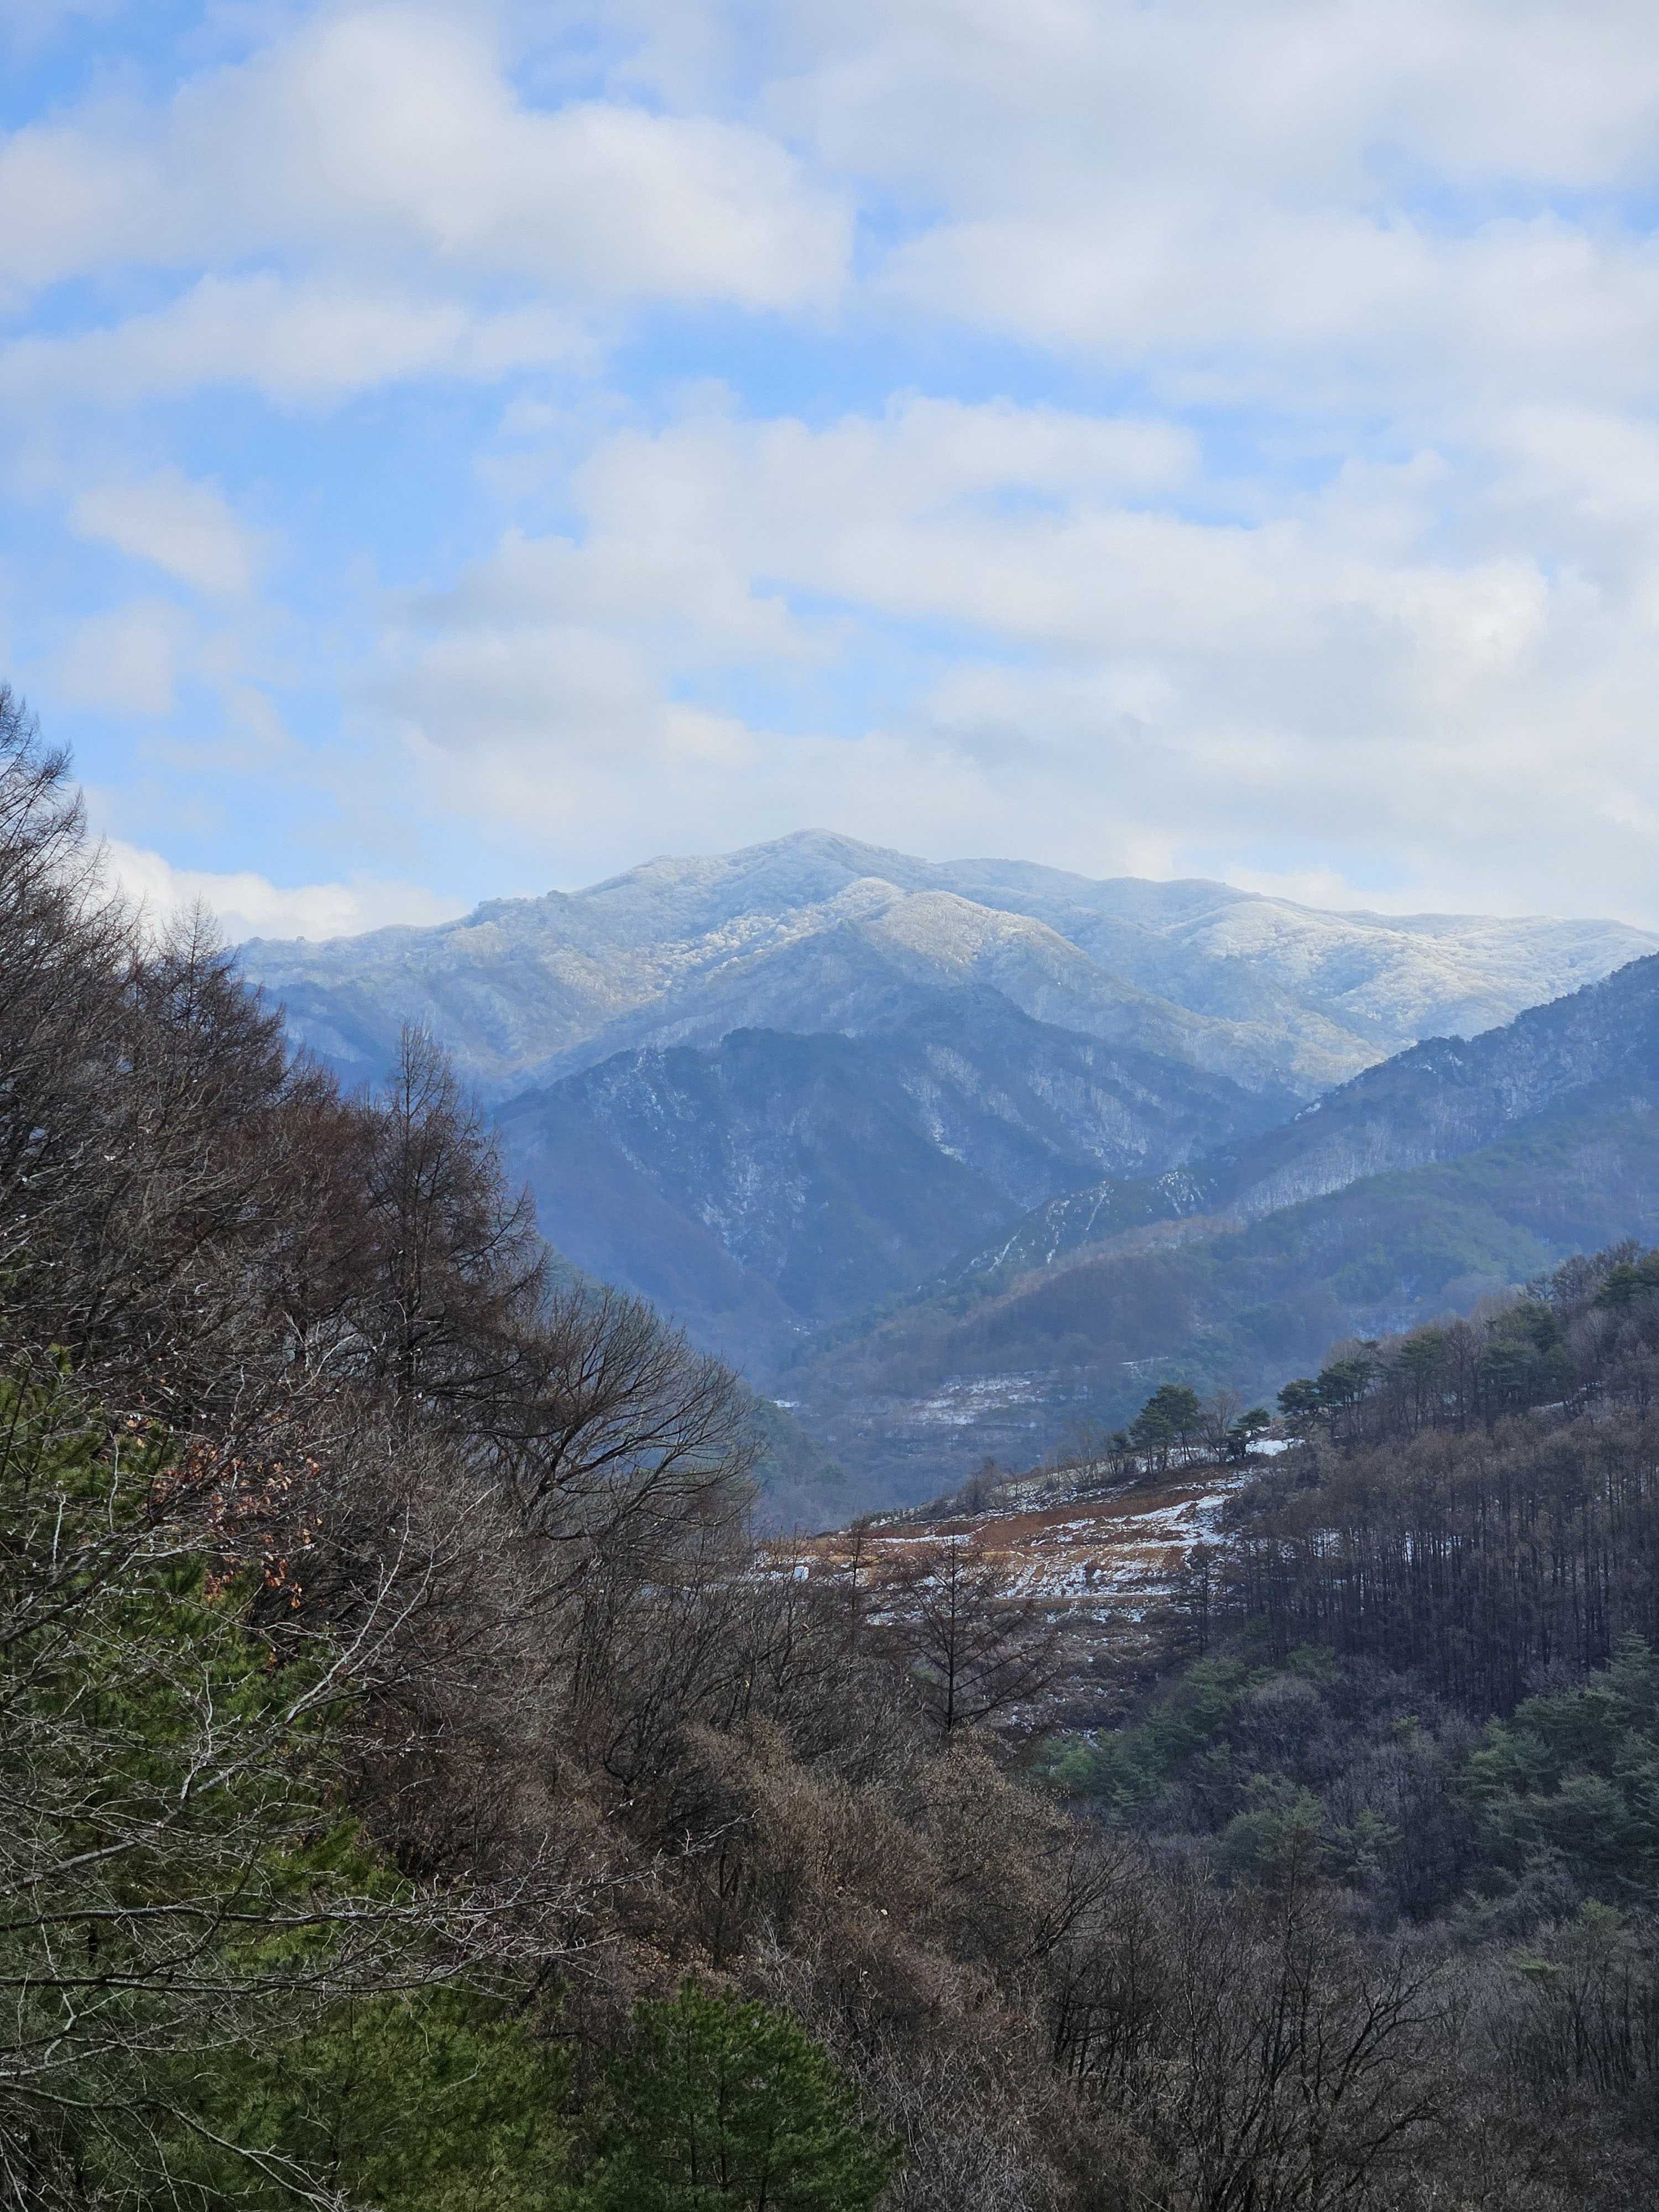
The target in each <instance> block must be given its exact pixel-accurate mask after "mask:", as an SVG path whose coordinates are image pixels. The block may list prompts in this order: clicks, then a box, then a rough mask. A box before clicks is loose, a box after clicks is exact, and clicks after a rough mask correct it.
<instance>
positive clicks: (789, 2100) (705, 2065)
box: [579, 1981, 897, 2212]
mask: <svg viewBox="0 0 1659 2212" xmlns="http://www.w3.org/2000/svg"><path fill="white" fill-rule="evenodd" d="M635 2025H636V2028H637V2031H638V2040H637V2043H636V2045H635V2050H634V2051H633V2052H632V2054H631V2055H630V2056H629V2057H627V2058H625V2059H623V2060H621V2061H619V2062H617V2063H614V2064H613V2065H612V2067H611V2074H610V2080H611V2093H612V2095H613V2098H614V2100H615V2106H616V2114H615V2118H614V2122H613V2124H612V2126H611V2130H610V2131H609V2133H608V2136H606V2138H605V2142H604V2143H603V2145H602V2152H601V2156H600V2159H599V2163H598V2165H597V2166H596V2168H595V2170H594V2172H592V2175H591V2177H590V2178H589V2180H588V2183H587V2185H586V2189H585V2190H584V2191H583V2193H582V2195H581V2197H580V2200H579V2202H580V2204H581V2206H582V2208H583V2212H705V2208H706V2212H717V2208H722V2207H726V2206H730V2207H732V2208H733V2212H736V2208H738V2207H739V2206H740V2207H743V2208H744V2212H866V2208H867V2207H868V2206H870V2205H871V2204H873V2203H874V2202H875V2200H876V2198H877V2197H878V2195H879V2194H880V2192H881V2191H882V2189H883V2188H884V2186H885V2185H886V2183H887V2181H888V2179H889V2178H890V2175H891V2174H892V2172H893V2171H894V2169H895V2167H896V2164H897V2150H896V2146H894V2145H890V2144H887V2143H883V2142H878V2141H877V2140H876V2139H875V2138H874V2136H872V2135H871V2134H870V2133H869V2131H868V2130H866V2128H865V2127H864V2126H863V2125H862V2124H860V2119H859V2116H858V2107H857V2105H856V2102H855V2100H854V2096H853V2093H852V2092H851V2090H850V2089H849V2088H848V2086H847V2084H846V2083H845V2082H844V2081H843V2080H842V2077H841V2076H840V2075H839V2074H838V2073H837V2072H836V2069H835V2067H834V2066H833V2065H832V2064H831V2063H830V2061H829V2058H828V2057H826V2056H825V2054H824V2053H823V2051H821V2050H820V2049H819V2047H818V2046H817V2045H816V2044H815V2043H813V2042H812V2041H811V2039H810V2038H809V2037H808V2036H807V2035H806V2034H805V2033H804V2031H803V2030H802V2029H801V2028H800V2027H798V2026H797V2025H796V2023H795V2022H794V2021H792V2020H790V2019H789V2018H788V2017H787V2015H784V2014H782V2013H777V2012H774V2011H773V2010H772V2009H771V2008H770V2007H769V2006H767V2005H763V2004H758V2003H744V2002H743V2000H742V1999H741V1998H739V1997H738V1996H736V1995H734V1994H733V1993H732V1991H730V1990H708V1989H705V1988H702V1987H700V1986H699V1985H698V1984H696V1982H692V1981H687V1982H685V1983H684V1984H683V1985H682V1986H681V1988H680V1990H679V1993H678V1996H673V1997H671V1998H668V1999H665V2000H663V2001H660V2002H645V2003H642V2004H641V2005H640V2006H639V2007H638V2008H637V2010H636V2012H635Z"/></svg>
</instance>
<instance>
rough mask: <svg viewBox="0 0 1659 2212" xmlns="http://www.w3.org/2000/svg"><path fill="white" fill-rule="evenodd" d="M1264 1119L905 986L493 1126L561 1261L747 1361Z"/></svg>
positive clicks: (641, 1065) (1245, 1100) (735, 1039)
mask: <svg viewBox="0 0 1659 2212" xmlns="http://www.w3.org/2000/svg"><path fill="white" fill-rule="evenodd" d="M1278 1110H1279V1109H1278V1108H1277V1107H1276V1105H1275V1104H1274V1103H1273V1102H1271V1101H1267V1100H1264V1099H1262V1098H1261V1097H1259V1096H1255V1095H1253V1094H1251V1093H1250V1092H1249V1091H1243V1090H1241V1089H1240V1088H1239V1087H1238V1086H1237V1085H1234V1084H1232V1083H1231V1082H1229V1081H1228V1080H1227V1079H1226V1078H1225V1077H1219V1076H1206V1075H1205V1074H1203V1073H1200V1072H1199V1071H1198V1070H1196V1069H1194V1068H1193V1067H1191V1066H1187V1065H1184V1064H1183V1063H1182V1062H1180V1061H1178V1060H1164V1059H1159V1058H1158V1057H1156V1056H1155V1055H1153V1054H1150V1053H1144V1052H1136V1051H1133V1050H1127V1049H1124V1048H1118V1047H1113V1046H1109V1045H1106V1044H1103V1043H1101V1042H1097V1040H1095V1039H1093V1038H1091V1037H1087V1036H1079V1035H1078V1034H1077V1033H1076V1032H1074V1031H1070V1030H1062V1029H1057V1028H1054V1027H1053V1026H1051V1025H1049V1024H1045V1023H1039V1022H1036V1021H1033V1020H1032V1019H1031V1018H1030V1017H1029V1016H1027V1015H1025V1014H1023V1013H1022V1012H1019V1010H1018V1008H1017V1007H1016V1006H1013V1005H1012V1004H1011V1003H1010V1001H1009V1000H1007V999H1006V998H1005V997H1003V996H1002V994H1000V993H998V992H995V991H991V990H987V989H974V990H970V991H958V992H954V993H950V994H943V993H940V994H928V995H927V996H922V995H921V994H918V996H917V997H916V999H915V1000H914V1001H913V1002H912V1004H911V1006H910V1007H909V1010H908V1013H907V1015H906V1017H905V1018H903V1019H902V1021H896V1022H893V1023H884V1024H880V1025H879V1026H877V1027H873V1028H872V1030H869V1031H866V1034H864V1035H862V1036H856V1037H854V1036H796V1035H789V1034H786V1033H780V1032H778V1031H776V1030H736V1031H734V1032H732V1034H731V1035H730V1036H727V1037H726V1038H725V1039H724V1040H723V1041H722V1042H720V1044H718V1045H715V1046H712V1047H706V1048H696V1049H694V1048H690V1047H684V1046H683V1047H679V1048H666V1049H665V1048H652V1049H649V1050H647V1051H642V1052H635V1053H627V1054H617V1055H616V1056H615V1057H613V1058H612V1059H610V1060H605V1061H603V1062H601V1063H600V1064H599V1065H598V1066H593V1067H590V1068H587V1069H586V1070H584V1071H583V1072H581V1073H579V1074H576V1075H573V1076H569V1077H567V1078H566V1079H564V1080H563V1081H562V1082H561V1083H559V1084H556V1085H553V1086H551V1087H550V1088H549V1089H546V1090H541V1091H529V1092H526V1093H525V1094H523V1095H522V1096H520V1097H516V1098H513V1099H511V1100H509V1101H507V1103H505V1104H504V1105H503V1106H502V1107H501V1108H500V1109H498V1114H497V1121H498V1126H499V1127H500V1129H501V1138H502V1142H503V1146H504V1147H505V1150H506V1153H507V1159H508V1161H509V1163H510V1164H511V1165H512V1166H513V1170H514V1171H515V1172H517V1173H519V1174H520V1175H522V1176H525V1177H526V1179H527V1181H528V1182H529V1183H530V1185H531V1188H532V1190H533V1191H534V1193H535V1195H536V1200H537V1205H538V1210H539V1213H540V1218H541V1220H542V1223H543V1225H544V1229H545V1231H546V1233H547V1234H548V1235H549V1236H550V1237H551V1238H552V1239H553V1241H554V1242H555V1243H556V1244H557V1245H558V1246H559V1247H560V1249H562V1250H563V1251H566V1252H568V1253H569V1254H571V1255H573V1256H574V1257H575V1258H576V1259H577V1260H579V1261H580V1263H581V1264H582V1265H583V1266H584V1267H587V1268H589V1269H591V1270H592V1272H593V1273H597V1274H599V1275H601V1276H604V1277H605V1278H606V1279H611V1280H615V1281H619V1282H623V1283H625V1284H627V1285H629V1287H630V1288H632V1289H634V1290H635V1291H639V1292H641V1294H642V1295H644V1296H646V1297H650V1298H652V1299H653V1301H654V1302H655V1303H656V1304H659V1306H660V1307H662V1308H663V1309H664V1310H665V1311H669V1312H671V1313H673V1314H675V1315H676V1316H678V1318H679V1319H680V1320H681V1321H682V1322H684V1323H685V1324H686V1325H688V1326H689V1327H690V1328H692V1329H693V1331H694V1333H695V1334H696V1335H697V1337H698V1339H699V1340H700V1341H702V1342H704V1343H707V1344H708V1345H709V1346H711V1347H712V1348H714V1349H718V1350H720V1352H723V1353H724V1354H725V1355H726V1356H727V1357H728V1358H733V1359H736V1360H738V1361H739V1362H741V1363H743V1364H745V1365H747V1366H749V1367H750V1368H751V1369H754V1368H756V1367H757V1366H763V1365H769V1364H770V1363H771V1362H772V1361H773V1360H774V1359H775V1358H776V1357H777V1356H778V1355H779V1353H780V1352H782V1351H783V1350H784V1349H786V1348H787V1346H788V1345H789V1344H790V1343H791V1342H792V1341H793V1339H794V1338H796V1337H798V1336H799V1334H800V1333H801V1332H802V1330H803V1329H805V1328H811V1327H815V1326H817V1325H818V1324H821V1323H822V1322H826V1321H833V1320H837V1319H840V1318H842V1316H845V1315H847V1314H848V1313H851V1312H854V1311H856V1310H858V1309H859V1308H860V1307H862V1306H865V1305H867V1304H870V1303H871V1302H872V1301H874V1300H879V1299H882V1298H886V1297H892V1296H894V1295H896V1294H897V1293H899V1292H901V1291H907V1290H908V1289H909V1288H910V1287H911V1285H914V1284H915V1283H916V1282H917V1281H918V1280H919V1279H921V1278H922V1277H924V1276H926V1275H927V1273H929V1272H930V1271H931V1270H933V1269H934V1268H937V1267H939V1266H940V1265H941V1264H943V1263H944V1262H945V1261H948V1260H949V1259H950V1258H951V1255H954V1254H955V1253H957V1252H959V1251H960V1250H961V1249H963V1247H964V1246H967V1245H971V1244H973V1243H976V1242H977V1241H978V1240H979V1239H980V1238H981V1237H983V1236H984V1235H985V1234H986V1233H987V1231H990V1230H992V1229H994V1228H996V1227H998V1226H1000V1225H1005V1224H1007V1223H1009V1222H1011V1221H1012V1220H1013V1219H1014V1218H1016V1217H1017V1216H1018V1215H1020V1214H1021V1213H1023V1212H1024V1211H1025V1210H1026V1209H1027V1208H1029V1207H1030V1206H1032V1205H1034V1204H1036V1203H1037V1202H1038V1201H1040V1200H1042V1199H1045V1198H1047V1197H1049V1196H1051V1195H1053V1194H1055V1193H1057V1192H1060V1191H1065V1190H1070V1189H1073V1188H1075V1187H1076V1186H1077V1185H1078V1184H1079V1183H1080V1182H1092V1181H1094V1180H1095V1179H1096V1178H1097V1177H1098V1176H1099V1175H1100V1174H1101V1173H1102V1171H1103V1170H1105V1171H1106V1172H1108V1173H1111V1174H1115V1175H1120V1176H1122V1175H1129V1176H1138V1175H1145V1174H1146V1172H1147V1171H1148V1170H1160V1169H1164V1168H1167V1167H1169V1166H1170V1165H1171V1164H1175V1163H1177V1162H1180V1161H1182V1160H1185V1159H1188V1158H1191V1157H1192V1156H1193V1155H1194V1153H1196V1152H1200V1150H1202V1149H1203V1148H1205V1147H1206V1146H1208V1145H1210V1144H1212V1143H1213V1142H1214V1141H1215V1140H1216V1136H1217V1133H1218V1132H1221V1131H1227V1132H1230V1133H1237V1134H1238V1135H1240V1136H1243V1135H1246V1134H1249V1133H1251V1132H1253V1131H1255V1130H1257V1129H1260V1128H1261V1127H1262V1125H1263V1124H1264V1123H1267V1122H1270V1121H1272V1120H1273V1119H1274V1118H1275V1115H1276V1113H1277V1111H1278Z"/></svg>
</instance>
